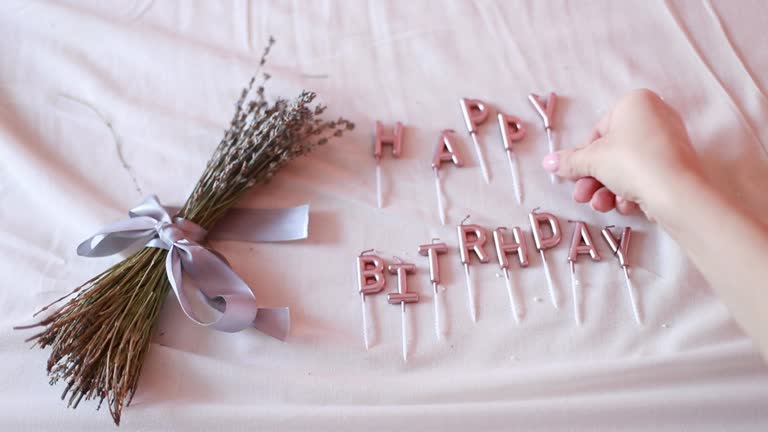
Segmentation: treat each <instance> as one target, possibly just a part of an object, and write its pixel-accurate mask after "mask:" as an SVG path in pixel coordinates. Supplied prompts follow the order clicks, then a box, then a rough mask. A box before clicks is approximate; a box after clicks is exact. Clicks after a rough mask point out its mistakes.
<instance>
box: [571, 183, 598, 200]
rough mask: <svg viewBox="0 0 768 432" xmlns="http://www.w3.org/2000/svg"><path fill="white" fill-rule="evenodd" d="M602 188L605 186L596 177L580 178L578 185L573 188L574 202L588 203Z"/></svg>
mask: <svg viewBox="0 0 768 432" xmlns="http://www.w3.org/2000/svg"><path fill="white" fill-rule="evenodd" d="M601 187H603V184H602V183H600V182H599V181H597V180H596V179H595V178H594V177H584V178H580V179H578V180H576V185H574V187H573V200H574V201H576V202H577V203H582V204H583V203H588V202H589V201H590V200H591V199H592V195H594V194H595V192H597V190H598V189H600V188H601Z"/></svg>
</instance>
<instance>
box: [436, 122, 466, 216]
mask: <svg viewBox="0 0 768 432" xmlns="http://www.w3.org/2000/svg"><path fill="white" fill-rule="evenodd" d="M443 162H451V163H453V164H454V165H456V166H457V167H462V166H464V160H463V159H462V158H461V155H460V154H459V152H458V151H457V149H456V144H455V143H454V142H453V131H452V130H450V129H446V130H443V131H442V132H440V139H439V140H438V141H437V148H436V149H435V156H434V158H432V171H434V173H435V193H436V194H437V211H438V215H439V216H440V223H442V224H443V225H445V221H446V215H445V204H444V203H443V186H442V183H441V181H440V167H441V166H442V164H443Z"/></svg>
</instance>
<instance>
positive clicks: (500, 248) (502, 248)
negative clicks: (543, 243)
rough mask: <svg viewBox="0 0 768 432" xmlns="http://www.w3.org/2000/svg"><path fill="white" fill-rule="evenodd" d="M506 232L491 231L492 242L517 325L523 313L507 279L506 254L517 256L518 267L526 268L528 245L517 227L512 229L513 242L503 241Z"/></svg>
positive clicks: (497, 229)
mask: <svg viewBox="0 0 768 432" xmlns="http://www.w3.org/2000/svg"><path fill="white" fill-rule="evenodd" d="M506 230H507V229H506V228H505V227H499V228H496V229H495V230H494V231H493V242H494V243H495V245H496V257H497V259H498V260H499V267H500V268H501V270H502V271H503V272H504V283H505V284H506V287H507V295H508V296H509V305H510V307H511V309H512V316H513V317H514V319H515V322H517V323H518V324H519V323H520V320H521V319H522V317H523V315H524V314H525V311H524V309H523V305H522V302H520V301H518V300H517V298H516V297H515V295H514V292H513V289H512V282H511V280H510V278H509V259H508V258H507V254H510V253H515V254H517V259H518V262H519V263H520V267H528V245H527V244H526V243H525V238H524V237H523V232H522V230H521V229H520V228H519V227H513V228H512V236H513V237H514V241H513V242H510V241H507V240H505V239H504V231H506Z"/></svg>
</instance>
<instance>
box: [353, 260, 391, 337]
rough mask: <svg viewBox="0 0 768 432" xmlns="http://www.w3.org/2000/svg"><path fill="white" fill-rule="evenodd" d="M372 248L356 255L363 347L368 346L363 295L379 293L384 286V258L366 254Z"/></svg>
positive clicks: (366, 313)
mask: <svg viewBox="0 0 768 432" xmlns="http://www.w3.org/2000/svg"><path fill="white" fill-rule="evenodd" d="M371 251H372V250H366V251H363V252H361V253H360V255H358V257H357V288H358V292H359V293H360V306H361V309H362V315H363V342H364V344H365V349H366V350H367V349H369V348H370V338H369V335H368V312H367V307H366V305H365V297H366V296H369V295H371V294H377V293H380V292H381V291H382V290H383V289H384V287H385V286H386V283H387V280H386V279H385V278H384V260H383V259H381V258H379V257H378V256H376V255H366V253H368V252H371Z"/></svg>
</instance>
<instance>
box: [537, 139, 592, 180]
mask: <svg viewBox="0 0 768 432" xmlns="http://www.w3.org/2000/svg"><path fill="white" fill-rule="evenodd" d="M600 141H601V140H600V139H598V140H596V141H593V142H592V143H590V144H587V145H586V146H584V147H577V148H574V149H567V150H560V151H557V152H554V153H550V154H548V155H547V156H545V157H544V160H543V161H542V163H541V164H542V166H543V167H544V169H545V170H547V171H549V172H551V173H553V174H555V175H557V176H558V177H565V178H569V179H578V178H581V177H598V171H599V168H600V161H601V160H603V157H602V153H603V152H602V150H603V146H602V145H600V144H601V143H600Z"/></svg>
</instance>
